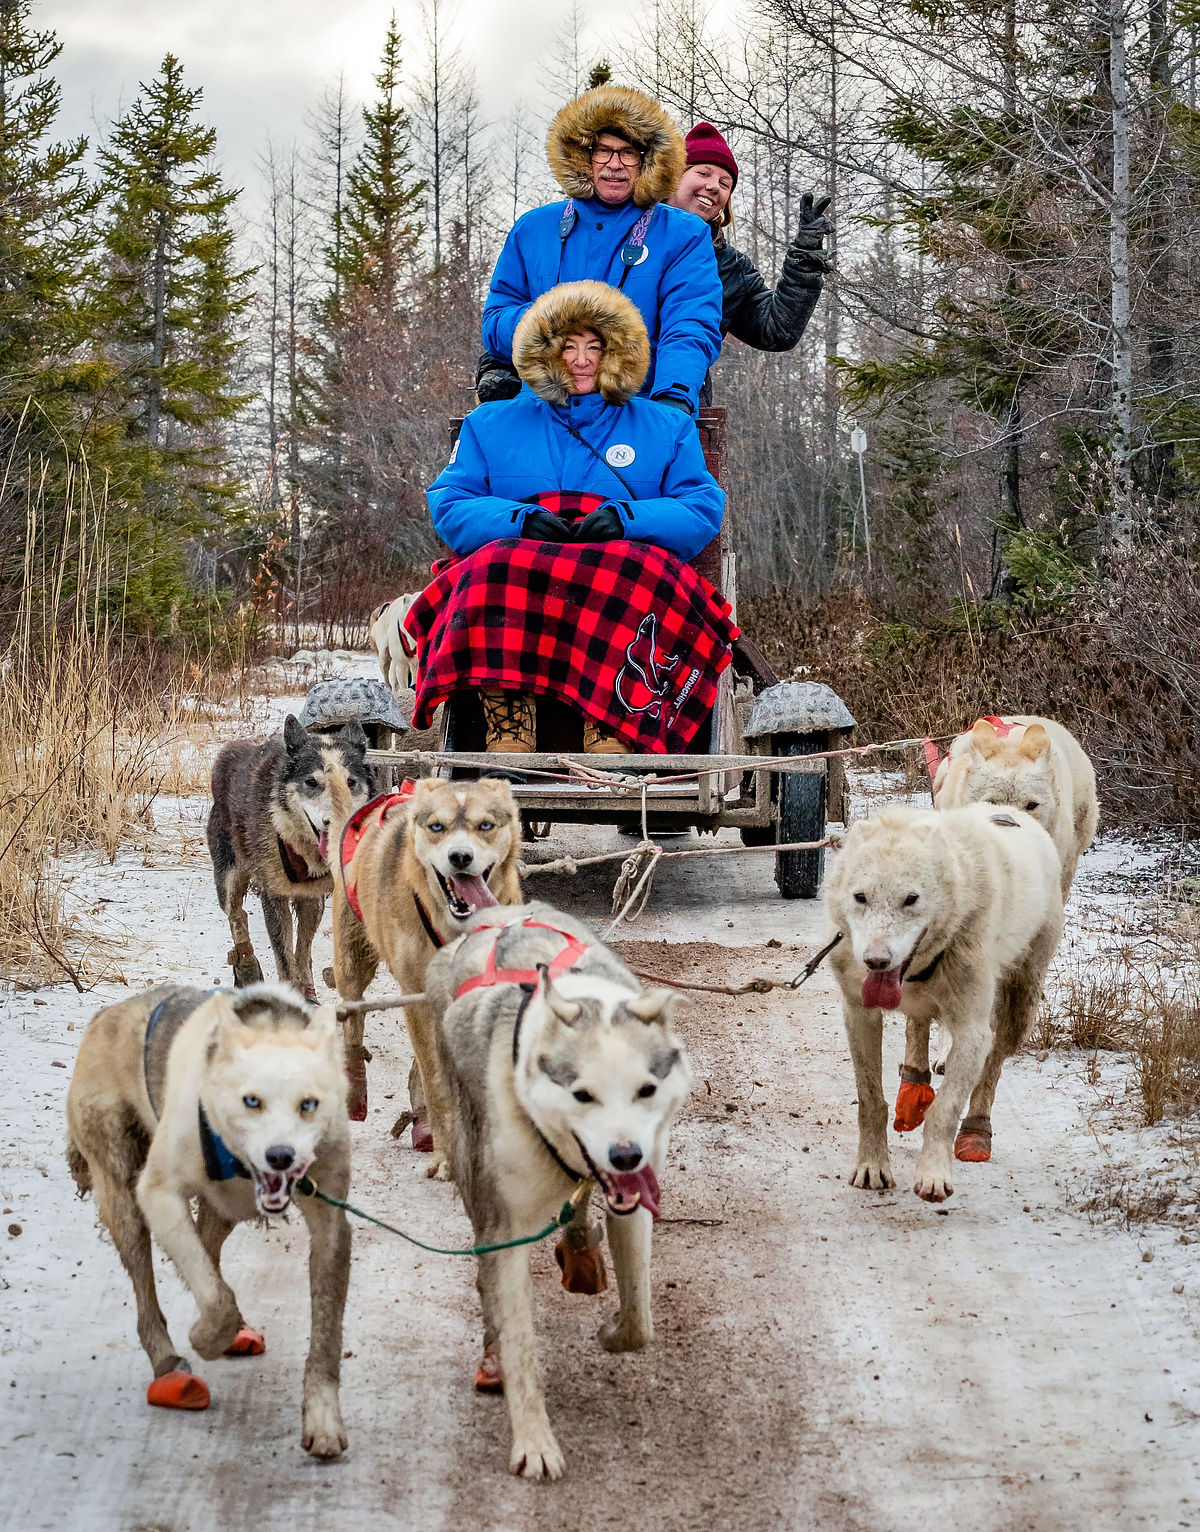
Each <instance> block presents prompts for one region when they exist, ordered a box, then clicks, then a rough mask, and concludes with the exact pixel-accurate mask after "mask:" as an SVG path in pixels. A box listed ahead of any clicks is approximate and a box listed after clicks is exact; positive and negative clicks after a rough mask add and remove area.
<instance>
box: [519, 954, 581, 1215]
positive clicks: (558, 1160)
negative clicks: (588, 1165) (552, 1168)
mask: <svg viewBox="0 0 1200 1532" xmlns="http://www.w3.org/2000/svg"><path fill="white" fill-rule="evenodd" d="M521 988H522V989H523V990H524V991H525V994H524V996H523V997H522V1000H521V1004H520V1005H519V1006H518V1007H517V1019H516V1021H514V1023H513V1063H514V1064H515V1063H516V1062H517V1051H518V1048H519V1045H520V1041H521V1023H522V1022H523V1021H524V1020H525V1012H526V1011H527V1010H528V1009H529V1002H530V1001H531V1000H532V999H533V997H534V995H535V994H536V993H537V991H536V989H535V988H534V986H533V985H530V984H522V985H521ZM526 1115H528V1114H526ZM529 1121H530V1122H531V1123H533V1131H534V1132H535V1133H536V1134H537V1136H538V1137H539V1138H540V1139H541V1141H542V1148H543V1149H545V1151H546V1153H547V1154H548V1155H549V1156H550V1158H551V1159H552V1160H553V1161H554V1163H555V1164H556V1165H557V1166H558V1168H559V1170H561V1171H562V1173H563V1175H564V1176H569V1177H570V1178H571V1180H572V1181H574V1182H575V1184H576V1185H578V1184H579V1182H580V1181H582V1180H584V1179H585V1177H584V1175H583V1174H582V1172H581V1171H578V1170H573V1169H572V1168H571V1166H570V1165H568V1164H567V1162H566V1160H564V1159H563V1157H562V1155H561V1154H559V1152H558V1150H557V1149H556V1148H555V1147H554V1145H553V1144H552V1143H551V1142H550V1140H549V1139H548V1138H547V1137H546V1135H545V1134H544V1133H543V1132H542V1130H541V1128H539V1127H538V1125H537V1123H536V1122H533V1118H532V1117H530V1118H529Z"/></svg>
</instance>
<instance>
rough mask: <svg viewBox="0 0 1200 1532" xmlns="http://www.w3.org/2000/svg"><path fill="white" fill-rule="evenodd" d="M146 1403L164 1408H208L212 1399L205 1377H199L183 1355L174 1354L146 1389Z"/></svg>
mask: <svg viewBox="0 0 1200 1532" xmlns="http://www.w3.org/2000/svg"><path fill="white" fill-rule="evenodd" d="M146 1403H147V1404H157V1405H159V1406H160V1407H161V1408H162V1409H164V1410H206V1409H208V1406H209V1404H210V1403H211V1399H210V1396H209V1392H208V1384H207V1383H205V1381H204V1379H203V1378H198V1377H197V1376H196V1374H195V1373H194V1372H192V1370H191V1368H189V1366H188V1364H187V1363H186V1362H185V1361H184V1360H183V1358H182V1357H180V1356H172V1357H168V1358H167V1363H166V1364H164V1371H162V1372H161V1373H159V1375H158V1376H157V1377H156V1378H155V1380H154V1382H153V1383H151V1385H150V1387H149V1388H148V1389H147V1390H146Z"/></svg>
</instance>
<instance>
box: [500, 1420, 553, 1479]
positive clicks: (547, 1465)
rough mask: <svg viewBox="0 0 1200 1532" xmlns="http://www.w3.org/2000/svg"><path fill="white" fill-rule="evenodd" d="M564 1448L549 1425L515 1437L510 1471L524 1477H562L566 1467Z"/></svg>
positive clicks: (510, 1459) (509, 1465) (509, 1466)
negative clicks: (555, 1438)
mask: <svg viewBox="0 0 1200 1532" xmlns="http://www.w3.org/2000/svg"><path fill="white" fill-rule="evenodd" d="M566 1466H567V1464H566V1459H565V1458H564V1457H563V1455H562V1448H561V1447H560V1446H559V1445H558V1443H557V1442H556V1441H555V1440H554V1432H553V1431H551V1429H550V1427H549V1426H543V1427H542V1428H541V1430H539V1431H527V1432H525V1433H523V1434H522V1435H521V1436H514V1437H513V1445H512V1455H511V1456H510V1458H509V1460H508V1471H509V1473H515V1474H516V1475H517V1476H518V1477H519V1478H522V1479H561V1478H562V1476H563V1470H564V1468H566Z"/></svg>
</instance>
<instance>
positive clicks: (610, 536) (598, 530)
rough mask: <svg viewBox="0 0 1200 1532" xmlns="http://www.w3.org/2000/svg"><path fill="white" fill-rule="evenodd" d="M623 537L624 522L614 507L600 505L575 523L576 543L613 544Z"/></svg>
mask: <svg viewBox="0 0 1200 1532" xmlns="http://www.w3.org/2000/svg"><path fill="white" fill-rule="evenodd" d="M624 536H625V522H624V521H623V520H622V518H621V512H620V510H619V509H618V507H617V506H615V505H602V506H601V507H600V509H599V510H597V511H589V512H588V513H587V515H586V516H583V517H581V518H580V520H579V521H577V522H576V523H575V541H576V542H577V543H615V542H618V541H619V540H620V539H621V538H622V537H624Z"/></svg>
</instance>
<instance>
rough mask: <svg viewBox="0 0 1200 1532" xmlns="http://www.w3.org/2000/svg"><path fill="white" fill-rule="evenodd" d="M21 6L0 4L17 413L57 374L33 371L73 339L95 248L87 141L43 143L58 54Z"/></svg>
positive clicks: (3, 361)
mask: <svg viewBox="0 0 1200 1532" xmlns="http://www.w3.org/2000/svg"><path fill="white" fill-rule="evenodd" d="M29 10H30V7H29V3H28V0H0V378H2V379H3V390H4V394H5V395H6V396H7V398H8V399H10V400H12V401H13V402H14V405H15V407H16V408H17V410H18V413H19V412H20V406H21V404H22V403H23V400H24V398H25V397H27V395H28V393H29V392H30V391H31V390H33V389H35V388H36V389H38V390H39V391H44V390H45V389H46V387H47V385H49V386H51V387H53V386H54V385H55V384H56V383H57V382H58V381H60V376H59V375H57V374H53V373H50V374H47V373H45V371H44V369H43V368H42V367H41V366H40V364H41V363H42V362H44V361H45V360H46V359H47V358H52V357H56V356H61V355H62V354H63V353H65V352H66V351H67V350H69V349H70V348H71V347H72V346H73V345H74V344H75V342H76V341H77V339H78V338H79V333H80V311H79V306H78V303H77V301H76V300H77V297H78V291H79V284H80V281H81V278H82V276H83V273H84V270H85V268H86V264H87V261H88V258H89V256H90V253H91V250H92V232H91V229H90V226H89V215H90V213H91V211H92V209H93V207H94V206H95V200H96V198H95V194H94V193H93V191H92V190H91V189H90V188H89V186H88V183H87V177H86V174H85V171H84V168H83V157H84V154H85V152H86V150H87V140H86V139H83V138H79V139H75V140H74V141H72V142H70V143H54V144H52V143H47V135H48V134H49V133H50V131H51V129H52V128H53V126H54V122H55V119H56V118H57V116H58V112H59V105H60V101H61V95H62V92H61V90H60V89H59V86H58V84H57V82H56V81H55V80H54V79H53V77H52V76H51V75H49V74H48V73H47V71H48V70H49V68H50V66H51V65H52V64H53V62H54V60H55V59H56V58H57V57H58V55H59V53H60V52H61V49H62V45H61V44H60V43H59V42H58V40H57V38H56V37H55V35H54V33H53V32H37V31H34V30H32V29H31V28H30V26H29Z"/></svg>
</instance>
